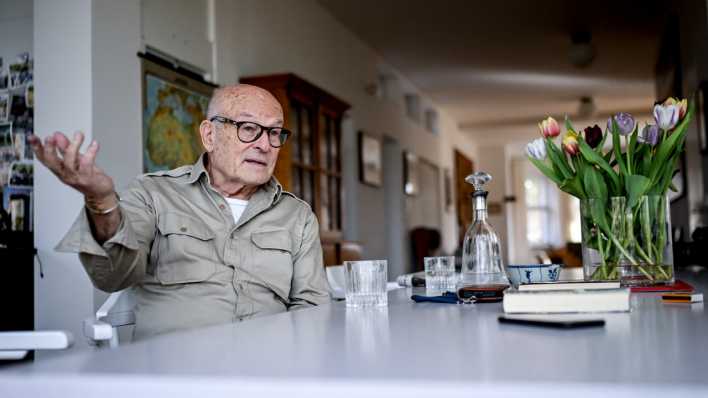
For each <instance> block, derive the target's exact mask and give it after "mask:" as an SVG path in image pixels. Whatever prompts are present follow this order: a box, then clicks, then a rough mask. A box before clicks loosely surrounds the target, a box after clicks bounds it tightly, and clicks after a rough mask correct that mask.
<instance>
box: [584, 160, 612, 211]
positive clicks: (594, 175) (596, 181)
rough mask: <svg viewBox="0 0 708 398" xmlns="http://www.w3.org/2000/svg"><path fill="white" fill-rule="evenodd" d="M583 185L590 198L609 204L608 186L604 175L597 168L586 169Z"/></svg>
mask: <svg viewBox="0 0 708 398" xmlns="http://www.w3.org/2000/svg"><path fill="white" fill-rule="evenodd" d="M583 183H584V184H585V192H586V194H587V196H588V198H594V199H599V200H602V201H603V203H607V185H605V180H604V179H603V178H602V174H600V172H599V171H598V170H597V169H596V168H595V167H592V166H591V167H588V168H586V169H585V176H584V177H583Z"/></svg>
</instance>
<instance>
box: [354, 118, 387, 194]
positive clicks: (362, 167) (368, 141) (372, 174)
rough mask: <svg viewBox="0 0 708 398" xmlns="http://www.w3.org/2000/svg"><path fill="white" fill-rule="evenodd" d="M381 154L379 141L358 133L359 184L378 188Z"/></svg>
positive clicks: (381, 177) (380, 175) (381, 161)
mask: <svg viewBox="0 0 708 398" xmlns="http://www.w3.org/2000/svg"><path fill="white" fill-rule="evenodd" d="M382 163H383V153H382V149H381V140H380V139H378V138H377V137H373V136H371V135H368V134H366V133H364V132H363V131H360V132H359V177H360V179H361V182H363V183H364V184H367V185H371V186H373V187H380V186H381V183H382V181H383V175H382Z"/></svg>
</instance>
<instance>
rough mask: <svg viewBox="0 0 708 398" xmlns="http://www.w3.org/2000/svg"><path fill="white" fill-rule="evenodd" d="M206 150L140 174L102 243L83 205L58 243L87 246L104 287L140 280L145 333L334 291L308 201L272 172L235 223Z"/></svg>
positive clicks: (81, 249) (309, 300)
mask: <svg viewBox="0 0 708 398" xmlns="http://www.w3.org/2000/svg"><path fill="white" fill-rule="evenodd" d="M205 160H206V155H202V157H200V158H199V160H198V161H197V162H196V163H195V164H194V165H193V166H183V167H180V168H177V169H174V170H170V171H164V172H157V173H150V174H145V175H143V176H140V177H138V178H137V179H136V180H135V181H134V182H133V183H132V184H131V185H130V186H129V187H128V189H127V190H126V191H125V192H122V195H121V200H120V209H121V211H122V214H123V220H122V222H121V224H120V227H119V229H118V231H117V232H116V234H115V235H114V236H113V237H112V238H111V239H109V240H108V241H106V242H105V243H104V244H103V245H100V244H98V243H97V242H96V240H95V239H94V238H93V235H92V234H91V227H90V224H89V220H88V217H87V215H86V213H85V210H82V212H81V214H80V215H79V217H78V218H77V220H76V221H75V222H74V224H73V226H72V227H71V229H70V230H69V232H68V233H67V235H66V236H65V237H64V238H63V239H62V241H61V242H60V243H59V245H58V246H57V250H60V251H69V252H78V253H79V258H80V260H81V263H82V264H83V266H84V268H85V269H86V272H87V273H88V275H89V277H90V278H91V281H92V282H93V284H94V285H95V286H96V287H97V288H99V289H101V290H104V291H107V292H113V291H118V290H121V289H125V288H128V287H131V286H132V287H133V294H134V295H135V297H136V299H137V307H136V309H135V315H136V325H135V326H136V328H135V338H136V339H138V338H141V337H145V336H149V335H153V334H158V333H164V332H169V331H173V330H178V329H186V328H192V327H197V326H204V325H210V324H217V323H226V322H234V321H237V320H242V319H245V318H249V317H253V316H260V315H265V314H272V313H277V312H282V311H286V310H291V309H296V308H300V307H304V306H312V305H318V304H323V303H328V302H329V301H330V297H329V293H328V284H327V280H326V277H325V274H324V268H323V264H322V247H321V244H320V239H319V226H318V223H317V219H316V218H315V216H314V214H313V213H312V210H311V209H310V207H309V205H307V204H306V203H305V202H303V201H301V200H300V199H298V198H297V197H295V196H294V195H292V194H291V193H289V192H287V191H283V189H282V187H281V186H280V184H279V183H278V182H277V181H276V180H275V179H274V178H271V180H270V181H269V182H268V183H266V184H264V185H263V186H262V187H261V188H260V189H259V190H258V191H257V192H256V193H255V194H254V195H253V196H252V197H251V198H250V200H249V202H248V206H247V207H246V210H245V211H244V213H243V214H242V216H241V218H240V219H239V220H238V223H234V219H233V216H232V214H231V209H230V207H229V206H228V204H227V202H226V200H225V199H224V197H223V196H222V195H221V194H219V193H218V192H217V191H216V190H214V189H213V188H212V186H211V184H210V181H209V175H208V174H207V172H206V169H205V167H204V161H205Z"/></svg>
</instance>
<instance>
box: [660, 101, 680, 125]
mask: <svg viewBox="0 0 708 398" xmlns="http://www.w3.org/2000/svg"><path fill="white" fill-rule="evenodd" d="M680 113H681V109H680V108H679V107H678V106H676V105H662V104H658V105H654V120H656V124H657V125H659V127H661V129H662V130H665V131H668V130H671V129H672V128H674V127H676V125H677V124H678V121H679V115H680Z"/></svg>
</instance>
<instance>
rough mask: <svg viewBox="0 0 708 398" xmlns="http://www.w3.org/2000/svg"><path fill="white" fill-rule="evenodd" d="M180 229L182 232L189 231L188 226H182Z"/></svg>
mask: <svg viewBox="0 0 708 398" xmlns="http://www.w3.org/2000/svg"><path fill="white" fill-rule="evenodd" d="M179 230H180V231H182V232H187V227H182V228H180V229H179Z"/></svg>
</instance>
